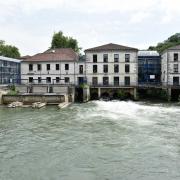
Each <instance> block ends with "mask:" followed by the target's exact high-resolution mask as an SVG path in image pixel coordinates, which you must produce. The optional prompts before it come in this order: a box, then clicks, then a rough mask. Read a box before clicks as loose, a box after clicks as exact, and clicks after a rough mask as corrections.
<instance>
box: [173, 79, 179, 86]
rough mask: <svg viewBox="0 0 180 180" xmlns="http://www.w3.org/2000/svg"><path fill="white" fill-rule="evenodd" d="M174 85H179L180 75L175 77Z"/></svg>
mask: <svg viewBox="0 0 180 180" xmlns="http://www.w3.org/2000/svg"><path fill="white" fill-rule="evenodd" d="M173 85H175V86H178V85H179V77H173Z"/></svg>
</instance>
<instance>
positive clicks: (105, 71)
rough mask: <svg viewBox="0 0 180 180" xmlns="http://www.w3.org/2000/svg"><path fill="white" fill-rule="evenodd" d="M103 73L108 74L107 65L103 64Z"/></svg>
mask: <svg viewBox="0 0 180 180" xmlns="http://www.w3.org/2000/svg"><path fill="white" fill-rule="evenodd" d="M103 71H104V73H108V65H107V64H105V65H104V66H103Z"/></svg>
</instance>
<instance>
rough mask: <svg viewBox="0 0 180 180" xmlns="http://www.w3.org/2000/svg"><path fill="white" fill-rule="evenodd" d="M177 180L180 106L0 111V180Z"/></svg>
mask: <svg viewBox="0 0 180 180" xmlns="http://www.w3.org/2000/svg"><path fill="white" fill-rule="evenodd" d="M59 179H62V180H179V179H180V106H178V105H170V104H169V105H168V104H151V103H143V102H139V103H135V102H102V101H93V102H89V103H86V104H73V105H71V106H70V107H68V108H66V109H64V110H59V109H57V108H56V107H46V108H44V109H38V110H33V109H31V108H25V109H7V108H3V107H1V108H0V180H59Z"/></svg>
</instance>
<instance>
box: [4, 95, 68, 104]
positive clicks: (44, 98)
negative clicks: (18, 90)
mask: <svg viewBox="0 0 180 180" xmlns="http://www.w3.org/2000/svg"><path fill="white" fill-rule="evenodd" d="M15 101H19V102H23V103H24V104H32V103H34V102H46V103H47V104H59V103H62V102H65V96H64V95H17V96H11V95H3V96H2V102H3V104H10V103H12V102H15Z"/></svg>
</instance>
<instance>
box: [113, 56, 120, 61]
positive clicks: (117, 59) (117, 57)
mask: <svg viewBox="0 0 180 180" xmlns="http://www.w3.org/2000/svg"><path fill="white" fill-rule="evenodd" d="M114 62H119V54H114Z"/></svg>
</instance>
